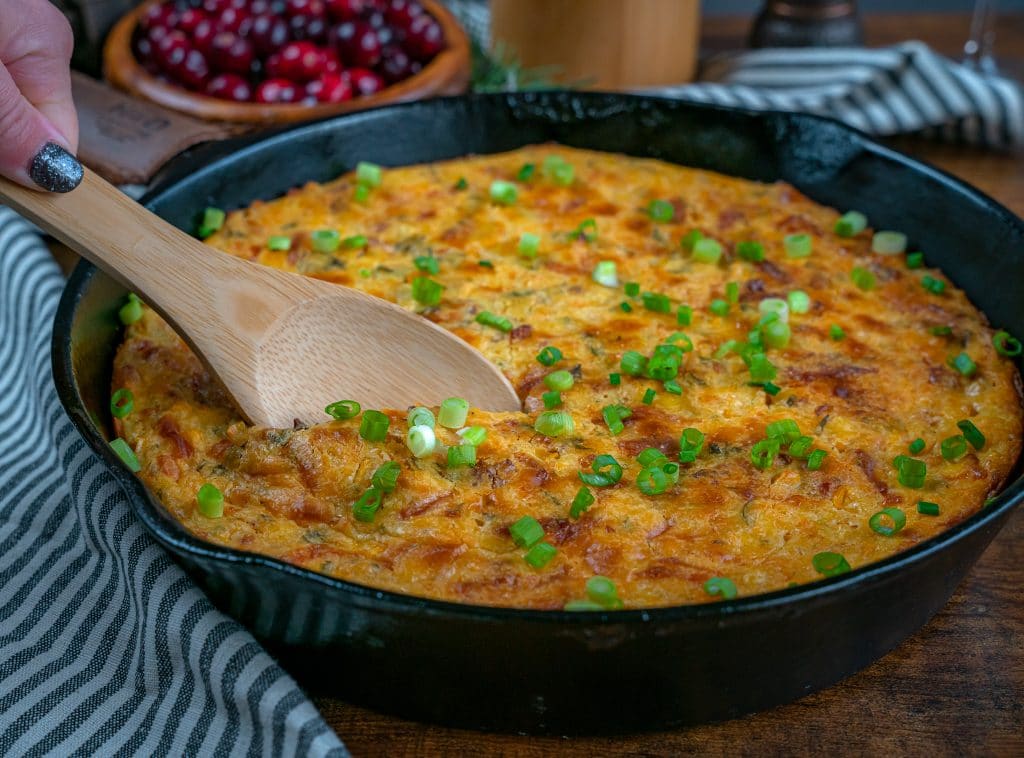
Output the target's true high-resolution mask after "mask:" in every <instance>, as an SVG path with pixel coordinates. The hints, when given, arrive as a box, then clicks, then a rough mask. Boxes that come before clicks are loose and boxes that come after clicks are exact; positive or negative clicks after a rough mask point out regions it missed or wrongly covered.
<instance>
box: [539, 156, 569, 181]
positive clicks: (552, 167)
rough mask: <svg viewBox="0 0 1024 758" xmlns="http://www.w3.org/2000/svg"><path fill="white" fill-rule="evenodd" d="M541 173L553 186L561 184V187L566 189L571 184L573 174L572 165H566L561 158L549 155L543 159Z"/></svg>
mask: <svg viewBox="0 0 1024 758" xmlns="http://www.w3.org/2000/svg"><path fill="white" fill-rule="evenodd" d="M541 171H542V172H543V174H544V176H546V177H547V178H548V179H550V180H551V181H553V182H554V183H555V184H561V185H562V186H563V187H568V186H569V185H570V184H572V180H573V173H574V172H573V168H572V164H571V163H567V162H566V161H565V160H564V159H563V158H561V157H559V156H557V155H549V156H548V157H547V158H545V159H544V163H543V164H542V166H541Z"/></svg>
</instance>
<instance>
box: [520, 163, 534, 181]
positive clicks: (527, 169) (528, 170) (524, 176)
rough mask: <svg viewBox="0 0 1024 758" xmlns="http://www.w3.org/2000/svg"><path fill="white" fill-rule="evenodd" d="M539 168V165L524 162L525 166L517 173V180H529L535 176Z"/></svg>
mask: <svg viewBox="0 0 1024 758" xmlns="http://www.w3.org/2000/svg"><path fill="white" fill-rule="evenodd" d="M536 170H537V166H536V165H534V164H533V163H524V164H523V167H522V168H520V169H519V173H518V174H516V181H520V182H528V181H530V179H531V178H533V173H534V171H536Z"/></svg>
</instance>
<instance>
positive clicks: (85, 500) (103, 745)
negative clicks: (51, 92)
mask: <svg viewBox="0 0 1024 758" xmlns="http://www.w3.org/2000/svg"><path fill="white" fill-rule="evenodd" d="M63 285H64V279H63V277H62V276H61V273H60V271H59V269H58V268H57V265H56V264H55V263H54V261H53V259H52V258H51V256H50V254H49V252H48V251H47V249H46V247H45V245H44V244H43V242H42V240H41V239H40V238H39V237H38V236H37V235H36V234H34V233H33V231H32V228H31V227H30V226H29V225H28V224H27V223H25V222H24V221H22V220H21V219H20V218H18V217H17V216H15V215H14V214H13V213H12V212H11V211H10V210H8V209H5V208H2V207H0V755H4V756H7V755H11V756H14V755H17V756H28V755H59V756H70V755H82V756H94V755H146V756H157V755H161V756H162V755H173V756H182V755H218V756H220V755H239V756H241V755H317V756H345V755H347V752H346V750H345V748H344V747H343V746H342V744H341V742H340V741H339V740H338V738H337V737H336V736H335V735H334V733H333V732H332V731H331V730H330V728H329V727H328V726H327V724H325V723H324V721H323V720H322V719H321V717H320V715H319V714H318V713H317V711H316V708H315V707H314V706H313V704H312V703H311V702H310V701H309V700H308V699H307V698H306V696H305V695H304V694H303V693H302V691H301V690H300V689H299V688H298V686H297V685H296V684H295V682H294V681H293V680H292V679H291V678H290V677H289V676H288V675H287V674H285V672H284V671H282V670H281V668H280V667H278V665H277V664H276V663H275V662H274V661H273V660H272V659H271V658H270V657H269V656H268V655H267V653H266V652H264V651H263V650H262V648H260V646H259V645H258V644H257V642H256V641H255V640H254V639H253V638H252V637H251V636H250V635H249V633H248V632H246V631H245V630H244V629H243V628H242V627H240V626H239V625H238V624H237V623H235V622H234V621H232V620H231V619H229V618H227V617H226V616H224V615H223V614H222V613H220V612H219V611H217V610H215V609H214V608H213V606H212V605H211V604H210V602H209V600H207V599H206V597H205V596H204V595H203V594H202V593H201V592H200V591H199V590H198V589H196V587H195V585H194V584H193V583H192V582H191V580H189V579H188V577H187V576H186V575H185V574H184V572H183V571H182V570H181V569H180V568H179V567H178V566H177V565H176V564H174V563H173V562H172V561H171V560H170V558H168V556H167V555H166V554H165V553H164V551H163V550H161V549H160V548H159V547H158V546H157V545H156V544H155V543H154V542H153V541H152V540H151V539H150V537H149V536H148V535H147V534H146V533H145V532H144V531H143V529H142V527H141V526H140V525H139V523H138V522H137V520H136V519H135V517H134V516H133V515H132V513H131V511H130V510H129V508H128V503H127V500H126V498H125V496H124V494H123V493H122V492H121V490H120V488H119V487H118V485H117V484H115V482H114V481H113V480H112V479H111V477H110V476H109V475H108V474H107V473H106V472H105V470H104V467H103V465H102V464H101V463H100V462H99V460H98V459H97V458H95V456H93V454H92V453H91V452H90V451H89V449H88V448H87V447H86V445H85V443H84V442H83V441H82V439H81V437H80V436H79V435H78V433H77V432H75V430H74V429H73V428H72V426H71V423H70V421H69V420H68V418H67V416H66V415H65V414H64V411H63V409H62V408H61V407H60V404H59V403H58V401H57V396H56V393H55V390H54V386H53V378H52V374H51V371H50V332H51V325H52V321H53V315H54V311H55V308H56V305H57V300H58V298H59V297H60V292H61V288H62V287H63Z"/></svg>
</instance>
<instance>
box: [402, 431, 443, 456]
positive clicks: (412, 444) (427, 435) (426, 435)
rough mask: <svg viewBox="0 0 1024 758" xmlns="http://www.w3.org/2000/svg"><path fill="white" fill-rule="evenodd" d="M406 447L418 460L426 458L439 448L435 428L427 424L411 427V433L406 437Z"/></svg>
mask: <svg viewBox="0 0 1024 758" xmlns="http://www.w3.org/2000/svg"><path fill="white" fill-rule="evenodd" d="M405 445H406V447H408V448H409V452H411V453H412V454H413V455H414V456H416V457H417V458H426V457H427V456H428V455H430V454H431V453H433V452H434V450H435V449H436V448H437V435H435V434H434V428H433V427H431V426H427V425H426V424H417V425H416V426H411V427H409V432H408V433H407V434H406V435H405Z"/></svg>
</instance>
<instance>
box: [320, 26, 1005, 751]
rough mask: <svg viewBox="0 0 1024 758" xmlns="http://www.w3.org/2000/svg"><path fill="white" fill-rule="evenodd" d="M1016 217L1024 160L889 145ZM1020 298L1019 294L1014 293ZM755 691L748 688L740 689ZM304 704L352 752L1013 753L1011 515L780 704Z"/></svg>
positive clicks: (721, 31) (945, 40) (938, 44)
mask: <svg viewBox="0 0 1024 758" xmlns="http://www.w3.org/2000/svg"><path fill="white" fill-rule="evenodd" d="M748 26H749V19H734V18H713V19H709V20H707V21H706V22H705V23H704V28H703V44H704V46H705V48H706V49H708V50H722V49H732V48H736V47H739V46H741V45H742V44H743V40H744V38H745V34H746V30H747V28H748ZM968 26H969V18H968V17H967V16H964V15H944V14H932V15H924V14H915V15H909V16H906V15H900V16H897V15H880V16H873V17H869V18H868V19H866V21H865V28H866V33H867V41H868V43H869V44H875V45H884V44H890V43H893V42H896V41H899V40H901V39H906V38H907V37H908V36H910V35H912V36H914V37H917V38H918V39H923V40H924V41H926V42H928V43H929V44H931V45H932V46H933V47H934V48H936V49H937V50H939V51H940V52H944V53H946V54H949V55H956V54H957V53H958V52H959V50H960V49H961V48H962V46H963V42H964V41H965V40H966V38H967V31H968ZM996 51H997V55H1000V56H1004V57H1005V59H1004V60H1001V61H1000V63H1001V65H1003V66H1004V69H1005V70H1008V71H1013V72H1014V73H1016V72H1018V71H1024V65H1022V63H1024V14H1016V15H1007V16H1004V17H1003V18H1002V19H1001V20H1000V23H999V25H998V31H997V44H996ZM894 145H895V146H896V147H898V148H899V149H901V150H904V151H905V152H909V153H911V154H913V155H915V156H917V157H920V158H923V159H924V160H927V161H929V162H932V163H934V164H936V165H938V166H940V167H942V168H944V169H946V170H947V171H949V172H950V173H952V174H955V175H957V176H960V177H963V178H964V179H966V180H967V181H968V182H970V183H971V184H974V185H975V186H977V187H978V188H980V189H981V190H983V191H984V192H986V193H988V194H990V195H992V196H993V197H995V198H996V199H997V200H999V201H1000V202H1002V203H1003V204H1005V205H1006V206H1008V207H1009V208H1010V209H1011V210H1013V211H1014V212H1015V213H1017V214H1018V215H1022V216H1024V154H1017V155H1007V154H998V153H990V152H985V151H981V150H975V149H970V148H964V147H954V146H944V145H936V144H931V143H923V142H920V141H914V140H900V141H896V142H895V143H894ZM1022 294H1024V288H1022ZM751 686H756V683H751ZM315 702H316V704H317V706H318V707H319V708H320V711H321V712H322V713H323V715H324V717H325V718H326V719H327V721H328V723H329V724H331V726H332V727H333V728H334V729H335V730H336V731H337V733H338V735H339V736H340V737H341V739H342V740H344V742H345V744H346V745H347V746H348V748H349V750H351V751H352V753H353V755H355V756H357V757H360V756H367V755H385V754H386V755H388V756H405V755H430V756H434V755H524V756H541V755H549V754H553V753H558V754H560V755H571V756H592V755H679V754H684V753H701V754H711V755H762V754H779V753H784V754H816V755H829V754H838V755H849V754H853V755H878V754H883V753H886V754H895V755H905V754H909V755H924V754H930V755H933V756H939V755H963V754H968V755H1007V756H1020V755H1024V509H1022V508H1018V509H1017V511H1016V512H1015V513H1014V514H1013V515H1012V516H1011V518H1010V521H1009V523H1008V524H1007V526H1006V527H1005V528H1004V529H1003V531H1002V533H1001V534H1000V535H999V536H998V537H997V538H996V540H995V541H994V542H993V543H992V545H991V546H990V547H989V549H988V550H987V551H986V553H985V554H984V555H983V556H982V558H981V560H980V561H979V562H978V564H977V565H976V566H975V567H974V569H973V570H972V571H971V573H970V574H969V575H968V577H967V579H966V580H965V581H964V583H963V584H962V585H961V586H960V587H959V588H958V589H957V591H956V593H955V594H954V595H953V598H952V600H950V602H949V604H948V605H947V606H946V607H945V608H943V609H942V610H941V611H940V612H939V613H938V615H936V616H935V618H934V619H932V621H931V622H930V623H929V624H927V625H926V626H925V627H924V628H923V629H922V630H920V631H919V632H918V633H917V634H915V635H913V636H912V637H911V638H910V639H908V640H907V641H906V642H904V643H903V644H902V645H900V646H899V647H898V648H896V650H894V651H893V652H891V653H890V654H889V655H887V656H885V657H884V658H882V659H881V660H879V661H877V662H876V663H875V664H873V665H872V666H870V667H868V668H867V669H865V670H863V671H861V672H859V673H857V674H855V675H853V676H851V677H850V678H848V679H847V680H845V681H843V682H841V683H840V684H838V685H836V686H834V687H831V688H829V689H827V690H825V691H823V692H818V693H815V694H812V695H809V696H807V697H805V698H802V699H801V700H798V701H796V702H794V703H791V704H789V705H784V706H780V707H778V708H774V709H772V710H770V711H766V712H763V713H758V714H754V715H752V716H748V717H746V718H742V719H736V720H733V721H728V722H724V723H719V724H710V725H706V726H701V727H696V728H690V729H686V730H676V731H669V732H659V733H650V734H636V735H623V736H619V737H615V738H607V737H602V738H578V737H575V738H572V739H560V738H556V737H527V736H519V735H503V734H490V733H481V732H472V731H465V730H457V729H446V728H443V727H438V726H432V725H427V724H420V723H416V722H412V721H407V720H404V719H399V718H395V717H392V716H388V715H385V714H381V713H377V712H374V711H370V710H367V709H365V708H360V707H358V706H355V705H352V704H349V703H346V702H343V701H340V700H337V699H334V698H330V697H323V696H321V697H316V698H315Z"/></svg>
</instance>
